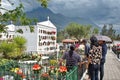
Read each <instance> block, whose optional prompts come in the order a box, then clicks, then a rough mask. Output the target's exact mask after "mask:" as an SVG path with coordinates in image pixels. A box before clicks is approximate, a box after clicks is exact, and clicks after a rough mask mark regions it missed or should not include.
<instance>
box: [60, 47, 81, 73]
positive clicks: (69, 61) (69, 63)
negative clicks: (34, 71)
mask: <svg viewBox="0 0 120 80" xmlns="http://www.w3.org/2000/svg"><path fill="white" fill-rule="evenodd" d="M74 50H75V45H71V46H70V50H69V51H67V52H65V53H64V55H63V57H62V58H61V60H60V63H61V62H63V61H64V60H66V67H67V70H68V71H70V70H71V69H72V68H73V67H74V66H78V64H80V62H81V58H80V55H79V54H78V53H77V52H75V51H74Z"/></svg>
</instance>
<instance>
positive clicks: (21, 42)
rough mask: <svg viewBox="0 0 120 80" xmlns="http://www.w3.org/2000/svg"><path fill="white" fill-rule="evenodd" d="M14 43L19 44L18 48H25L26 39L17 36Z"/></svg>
mask: <svg viewBox="0 0 120 80" xmlns="http://www.w3.org/2000/svg"><path fill="white" fill-rule="evenodd" d="M13 40H14V42H15V43H16V44H17V47H18V48H20V49H24V48H25V43H26V42H27V41H26V39H25V38H24V37H22V36H16V37H14V38H13Z"/></svg>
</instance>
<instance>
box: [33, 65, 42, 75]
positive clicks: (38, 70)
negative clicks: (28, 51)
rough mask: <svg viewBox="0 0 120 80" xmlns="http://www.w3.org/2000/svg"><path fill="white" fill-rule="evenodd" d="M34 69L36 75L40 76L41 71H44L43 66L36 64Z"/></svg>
mask: <svg viewBox="0 0 120 80" xmlns="http://www.w3.org/2000/svg"><path fill="white" fill-rule="evenodd" d="M32 69H33V71H34V73H35V74H39V73H40V70H41V69H42V66H41V65H39V64H37V63H36V64H34V65H33V67H32Z"/></svg>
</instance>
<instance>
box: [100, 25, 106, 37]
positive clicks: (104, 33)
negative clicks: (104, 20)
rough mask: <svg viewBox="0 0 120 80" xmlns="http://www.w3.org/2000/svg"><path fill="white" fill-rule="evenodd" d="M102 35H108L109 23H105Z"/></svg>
mask: <svg viewBox="0 0 120 80" xmlns="http://www.w3.org/2000/svg"><path fill="white" fill-rule="evenodd" d="M101 34H102V35H107V25H105V24H104V26H103V28H102V30H101Z"/></svg>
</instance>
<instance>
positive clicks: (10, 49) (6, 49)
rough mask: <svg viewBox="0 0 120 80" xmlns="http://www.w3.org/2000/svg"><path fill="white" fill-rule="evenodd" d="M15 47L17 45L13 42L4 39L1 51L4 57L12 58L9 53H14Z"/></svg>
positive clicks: (0, 46)
mask: <svg viewBox="0 0 120 80" xmlns="http://www.w3.org/2000/svg"><path fill="white" fill-rule="evenodd" d="M15 48H16V45H15V44H14V43H13V42H11V43H8V42H7V41H3V42H2V43H1V44H0V52H1V53H2V55H3V57H4V58H10V57H9V53H14V50H15Z"/></svg>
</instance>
